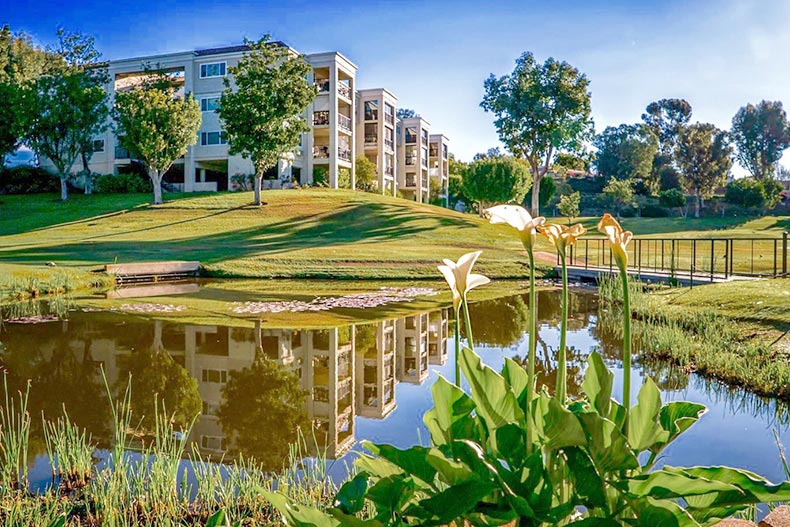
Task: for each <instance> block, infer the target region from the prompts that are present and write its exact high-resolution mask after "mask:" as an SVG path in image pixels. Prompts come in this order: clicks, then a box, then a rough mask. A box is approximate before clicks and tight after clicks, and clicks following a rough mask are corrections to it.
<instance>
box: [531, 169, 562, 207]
mask: <svg viewBox="0 0 790 527" xmlns="http://www.w3.org/2000/svg"><path fill="white" fill-rule="evenodd" d="M534 188H535V185H532V188H530V189H529V191H528V192H527V196H526V197H525V198H524V205H525V206H526V207H529V203H531V202H532V190H533V189H534ZM556 193H557V183H555V182H554V178H553V177H544V178H542V179H541V180H540V186H539V188H538V195H539V198H538V205H539V206H540V208H541V209H545V208H546V207H548V206H549V203H551V200H552V199H553V198H554V194H556Z"/></svg>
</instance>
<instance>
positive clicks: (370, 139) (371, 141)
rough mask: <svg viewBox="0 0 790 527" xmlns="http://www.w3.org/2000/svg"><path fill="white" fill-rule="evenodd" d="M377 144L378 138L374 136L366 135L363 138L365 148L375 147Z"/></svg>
mask: <svg viewBox="0 0 790 527" xmlns="http://www.w3.org/2000/svg"><path fill="white" fill-rule="evenodd" d="M377 144H379V138H378V137H376V136H375V135H366V136H365V146H376V145H377Z"/></svg>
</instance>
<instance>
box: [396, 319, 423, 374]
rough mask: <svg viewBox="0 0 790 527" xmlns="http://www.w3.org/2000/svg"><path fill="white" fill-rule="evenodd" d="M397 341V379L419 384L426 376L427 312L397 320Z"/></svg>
mask: <svg viewBox="0 0 790 527" xmlns="http://www.w3.org/2000/svg"><path fill="white" fill-rule="evenodd" d="M397 342H398V351H399V353H398V362H397V368H396V372H397V373H396V374H397V377H398V380H399V381H402V382H408V383H413V384H421V383H422V382H423V381H425V379H427V378H428V313H421V314H419V315H411V316H408V317H404V318H402V319H400V320H398V324H397Z"/></svg>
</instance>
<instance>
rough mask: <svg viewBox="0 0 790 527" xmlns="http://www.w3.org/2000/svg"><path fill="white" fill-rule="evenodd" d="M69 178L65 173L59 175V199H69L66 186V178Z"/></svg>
mask: <svg viewBox="0 0 790 527" xmlns="http://www.w3.org/2000/svg"><path fill="white" fill-rule="evenodd" d="M68 178H69V176H68V175H67V174H61V175H60V199H61V200H62V201H66V200H67V199H69V188H68V186H66V180H67V179H68Z"/></svg>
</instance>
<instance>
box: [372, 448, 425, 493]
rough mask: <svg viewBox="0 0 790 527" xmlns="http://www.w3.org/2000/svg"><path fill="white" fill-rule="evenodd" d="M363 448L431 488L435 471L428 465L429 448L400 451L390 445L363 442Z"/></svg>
mask: <svg viewBox="0 0 790 527" xmlns="http://www.w3.org/2000/svg"><path fill="white" fill-rule="evenodd" d="M363 446H364V447H365V448H366V449H367V450H368V451H370V452H371V453H372V454H373V455H376V456H379V458H382V459H386V460H387V461H389V462H391V463H392V464H393V465H396V466H398V467H400V468H401V469H403V471H404V472H405V473H406V474H408V475H410V476H414V477H416V478H418V479H420V480H421V481H423V482H425V483H426V484H428V485H430V486H433V483H434V480H435V479H436V469H435V468H434V467H433V466H431V465H430V463H428V459H427V458H428V453H429V452H430V451H431V449H430V448H426V447H422V446H413V447H411V448H408V449H406V450H401V449H399V448H397V447H394V446H392V445H374V444H372V443H370V442H367V441H365V442H363Z"/></svg>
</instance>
